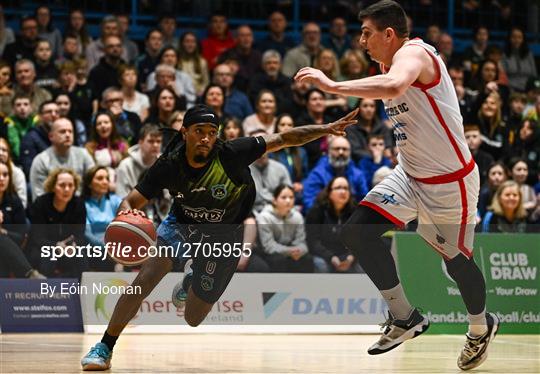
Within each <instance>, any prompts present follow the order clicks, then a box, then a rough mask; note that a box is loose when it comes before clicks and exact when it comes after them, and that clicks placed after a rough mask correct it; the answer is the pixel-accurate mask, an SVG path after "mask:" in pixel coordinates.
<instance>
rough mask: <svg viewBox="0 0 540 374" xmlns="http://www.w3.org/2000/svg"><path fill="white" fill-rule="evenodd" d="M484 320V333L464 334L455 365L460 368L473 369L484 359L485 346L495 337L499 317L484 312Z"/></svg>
mask: <svg viewBox="0 0 540 374" xmlns="http://www.w3.org/2000/svg"><path fill="white" fill-rule="evenodd" d="M486 321H487V331H486V332H485V333H484V335H480V336H477V337H471V336H469V334H465V336H466V338H467V340H466V341H465V346H464V347H463V350H462V351H461V354H460V355H459V357H458V360H457V365H458V367H459V368H460V369H461V370H470V369H474V368H475V367H477V366H479V365H480V364H481V363H482V362H484V361H485V360H486V358H487V356H488V352H487V347H488V345H489V343H490V342H491V341H492V340H493V339H495V335H497V331H498V330H499V318H498V317H497V315H496V314H495V313H486Z"/></svg>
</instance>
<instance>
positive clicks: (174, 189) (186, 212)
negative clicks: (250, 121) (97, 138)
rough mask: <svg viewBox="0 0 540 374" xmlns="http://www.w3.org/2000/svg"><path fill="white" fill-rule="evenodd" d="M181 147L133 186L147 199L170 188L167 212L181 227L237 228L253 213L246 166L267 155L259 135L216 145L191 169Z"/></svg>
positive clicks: (263, 142) (252, 193)
mask: <svg viewBox="0 0 540 374" xmlns="http://www.w3.org/2000/svg"><path fill="white" fill-rule="evenodd" d="M185 151H186V149H185V145H182V146H181V147H179V148H177V149H176V150H171V151H169V152H166V153H165V154H164V155H162V156H161V157H160V158H158V160H157V161H156V162H155V163H154V165H152V166H151V167H150V168H149V169H148V171H147V172H146V174H145V175H144V177H143V178H142V180H141V181H140V182H139V184H137V186H136V187H135V188H136V189H137V191H139V192H140V193H141V194H142V195H143V196H144V197H145V198H147V199H152V198H154V197H157V196H160V195H161V192H162V190H163V189H168V190H169V193H170V194H171V196H172V197H173V198H174V203H173V206H172V208H171V212H172V213H173V214H174V215H175V216H176V219H177V222H179V223H184V224H203V225H204V226H207V225H208V224H212V225H213V224H241V223H242V222H243V221H244V220H245V219H246V218H247V217H248V216H249V214H250V213H251V210H252V208H253V203H254V201H255V193H256V192H255V183H254V182H253V178H252V177H251V173H250V171H249V165H250V164H251V163H252V162H253V161H255V160H256V159H258V158H259V157H261V156H262V155H263V154H264V153H265V152H266V143H265V141H264V139H263V138H262V137H256V138H253V137H246V138H239V139H235V140H232V141H228V142H224V143H220V144H218V143H216V145H215V146H214V149H213V150H212V152H211V154H210V157H209V158H210V160H209V162H208V163H207V164H206V165H205V166H204V167H202V168H197V169H195V168H192V167H191V166H189V164H188V162H187V159H186V154H185Z"/></svg>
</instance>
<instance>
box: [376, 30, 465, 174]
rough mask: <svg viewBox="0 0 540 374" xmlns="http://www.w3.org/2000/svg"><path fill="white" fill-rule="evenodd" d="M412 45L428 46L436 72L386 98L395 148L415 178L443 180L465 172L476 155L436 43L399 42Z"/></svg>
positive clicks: (403, 164) (386, 108)
mask: <svg viewBox="0 0 540 374" xmlns="http://www.w3.org/2000/svg"><path fill="white" fill-rule="evenodd" d="M411 45H418V46H420V47H422V48H424V49H425V50H426V52H427V53H428V54H429V56H430V57H431V58H432V60H433V63H434V64H435V68H436V77H435V80H434V81H433V82H431V83H429V84H421V83H420V82H415V83H413V84H412V86H411V87H409V88H408V89H407V91H405V93H404V94H403V95H401V96H399V97H396V98H393V99H388V100H384V105H385V110H386V114H387V115H388V117H389V118H390V120H391V121H392V124H393V130H394V140H395V141H396V144H397V146H398V149H399V154H398V162H399V164H400V165H401V166H402V168H403V170H404V171H405V172H406V173H407V174H409V175H410V176H411V177H413V178H416V179H419V180H422V179H426V180H429V181H431V182H432V183H446V182H449V181H451V180H453V179H454V178H455V177H459V176H463V175H466V174H467V173H468V172H469V171H471V170H472V168H474V161H473V160H472V155H471V153H470V151H469V148H468V147H467V142H466V140H465V134H464V131H463V118H462V117H461V114H460V111H459V104H458V99H457V96H456V93H455V89H454V86H453V84H452V81H451V79H450V76H449V75H448V71H447V70H446V67H445V65H444V62H443V60H442V59H441V58H440V56H439V53H438V52H437V51H436V50H435V48H433V47H432V46H430V45H429V44H427V43H424V42H423V41H422V40H420V39H413V40H409V41H407V42H405V44H404V45H403V47H402V48H407V47H408V46H411ZM382 68H383V69H384V67H382Z"/></svg>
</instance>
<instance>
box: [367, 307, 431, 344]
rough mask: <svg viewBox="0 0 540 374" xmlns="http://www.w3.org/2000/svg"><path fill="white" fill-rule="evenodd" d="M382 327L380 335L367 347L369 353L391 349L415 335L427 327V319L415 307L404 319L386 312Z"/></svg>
mask: <svg viewBox="0 0 540 374" xmlns="http://www.w3.org/2000/svg"><path fill="white" fill-rule="evenodd" d="M382 328H383V329H384V330H383V334H382V336H381V337H380V338H379V340H378V341H377V342H376V343H375V344H373V345H372V346H371V347H369V349H368V353H369V354H370V355H379V354H381V353H385V352H388V351H391V350H392V349H394V348H396V347H397V346H398V345H400V344H401V343H403V342H404V341H405V340H408V339H412V338H415V337H417V336H418V335H420V334H422V333H423V332H425V331H426V330H427V329H428V328H429V320H428V319H427V318H426V317H424V316H423V315H422V314H420V312H419V311H418V309H416V308H415V309H413V310H412V312H411V314H410V315H409V318H407V319H406V320H403V319H395V318H394V316H393V315H392V313H390V312H388V319H387V320H386V322H385V323H384V324H383V325H382Z"/></svg>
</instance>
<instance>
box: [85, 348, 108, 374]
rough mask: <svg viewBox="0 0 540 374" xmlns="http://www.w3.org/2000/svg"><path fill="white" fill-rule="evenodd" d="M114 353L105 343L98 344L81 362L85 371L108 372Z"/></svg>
mask: <svg viewBox="0 0 540 374" xmlns="http://www.w3.org/2000/svg"><path fill="white" fill-rule="evenodd" d="M111 359H112V351H111V350H110V349H109V347H107V345H106V344H104V343H101V342H100V343H97V344H96V345H95V346H93V347H92V348H90V352H88V353H87V354H86V356H84V357H83V358H82V360H81V365H82V369H83V370H85V371H86V370H95V371H100V370H108V369H110V368H111Z"/></svg>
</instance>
